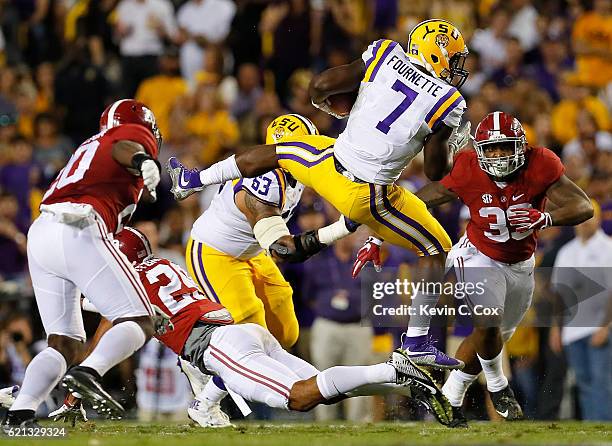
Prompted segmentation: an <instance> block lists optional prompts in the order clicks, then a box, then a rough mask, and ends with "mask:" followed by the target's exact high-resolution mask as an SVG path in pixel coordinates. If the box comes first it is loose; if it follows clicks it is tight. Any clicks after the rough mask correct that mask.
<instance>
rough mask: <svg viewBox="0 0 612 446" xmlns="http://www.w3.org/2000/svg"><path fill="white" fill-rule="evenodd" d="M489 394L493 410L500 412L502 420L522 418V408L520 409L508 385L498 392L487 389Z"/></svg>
mask: <svg viewBox="0 0 612 446" xmlns="http://www.w3.org/2000/svg"><path fill="white" fill-rule="evenodd" d="M489 395H491V401H492V402H493V407H494V408H495V412H497V413H498V414H500V415H501V416H502V418H504V420H508V421H516V420H522V419H523V409H521V406H520V405H519V403H518V401H517V400H516V397H515V396H514V392H513V391H512V389H511V388H510V386H509V385H508V386H506V387H505V388H503V389H502V390H500V391H498V392H491V391H489Z"/></svg>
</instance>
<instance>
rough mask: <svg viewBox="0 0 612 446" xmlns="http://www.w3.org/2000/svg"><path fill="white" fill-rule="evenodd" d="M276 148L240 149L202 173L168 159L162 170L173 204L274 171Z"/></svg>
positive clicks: (254, 147) (270, 146) (276, 165)
mask: <svg viewBox="0 0 612 446" xmlns="http://www.w3.org/2000/svg"><path fill="white" fill-rule="evenodd" d="M278 167H279V166H278V159H277V157H276V145H275V144H270V145H259V146H252V147H250V148H246V149H242V150H240V151H239V153H238V154H236V155H232V156H230V157H229V158H226V159H224V160H222V161H218V162H216V163H214V164H213V165H212V166H210V167H208V168H207V169H204V170H202V171H200V170H198V169H188V168H186V167H185V166H184V165H183V164H182V163H181V162H180V161H179V160H178V159H177V158H175V157H172V158H170V159H168V163H167V164H166V169H167V171H168V175H170V179H171V180H172V188H171V189H170V191H171V192H172V194H173V195H174V198H176V199H177V200H179V201H180V200H184V199H185V198H187V197H188V196H190V195H191V194H193V193H195V192H199V191H201V190H202V189H204V188H205V187H206V186H210V185H213V184H223V183H225V182H226V181H229V180H236V179H238V178H254V177H257V176H259V175H262V174H264V173H266V172H270V171H271V170H274V169H277V168H278Z"/></svg>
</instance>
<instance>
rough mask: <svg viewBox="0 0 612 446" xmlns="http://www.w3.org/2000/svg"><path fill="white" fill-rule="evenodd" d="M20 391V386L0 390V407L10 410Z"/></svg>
mask: <svg viewBox="0 0 612 446" xmlns="http://www.w3.org/2000/svg"><path fill="white" fill-rule="evenodd" d="M18 391H19V386H11V387H5V388H4V389H0V407H4V408H5V409H10V408H11V406H12V405H13V403H14V402H15V395H16V394H17V392H18Z"/></svg>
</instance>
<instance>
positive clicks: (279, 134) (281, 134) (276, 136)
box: [272, 126, 285, 141]
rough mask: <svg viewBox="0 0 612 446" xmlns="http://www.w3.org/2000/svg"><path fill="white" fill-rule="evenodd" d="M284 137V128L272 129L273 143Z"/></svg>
mask: <svg viewBox="0 0 612 446" xmlns="http://www.w3.org/2000/svg"><path fill="white" fill-rule="evenodd" d="M284 136H285V129H284V127H280V126H277V127H276V128H275V129H274V133H273V134H272V138H274V141H280V140H281V139H282V138H283V137H284Z"/></svg>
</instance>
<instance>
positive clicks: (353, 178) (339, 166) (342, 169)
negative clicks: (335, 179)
mask: <svg viewBox="0 0 612 446" xmlns="http://www.w3.org/2000/svg"><path fill="white" fill-rule="evenodd" d="M334 166H335V167H336V172H338V173H339V174H340V175H342V176H343V177H346V178H348V179H349V180H351V181H352V182H353V183H358V184H365V183H367V181H363V180H362V179H360V178H357V177H356V176H355V175H353V174H352V173H351V172H349V171H348V170H347V169H346V168H345V167H344V166H343V165H342V164H340V161H338V159H337V158H336V157H335V156H334Z"/></svg>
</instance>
